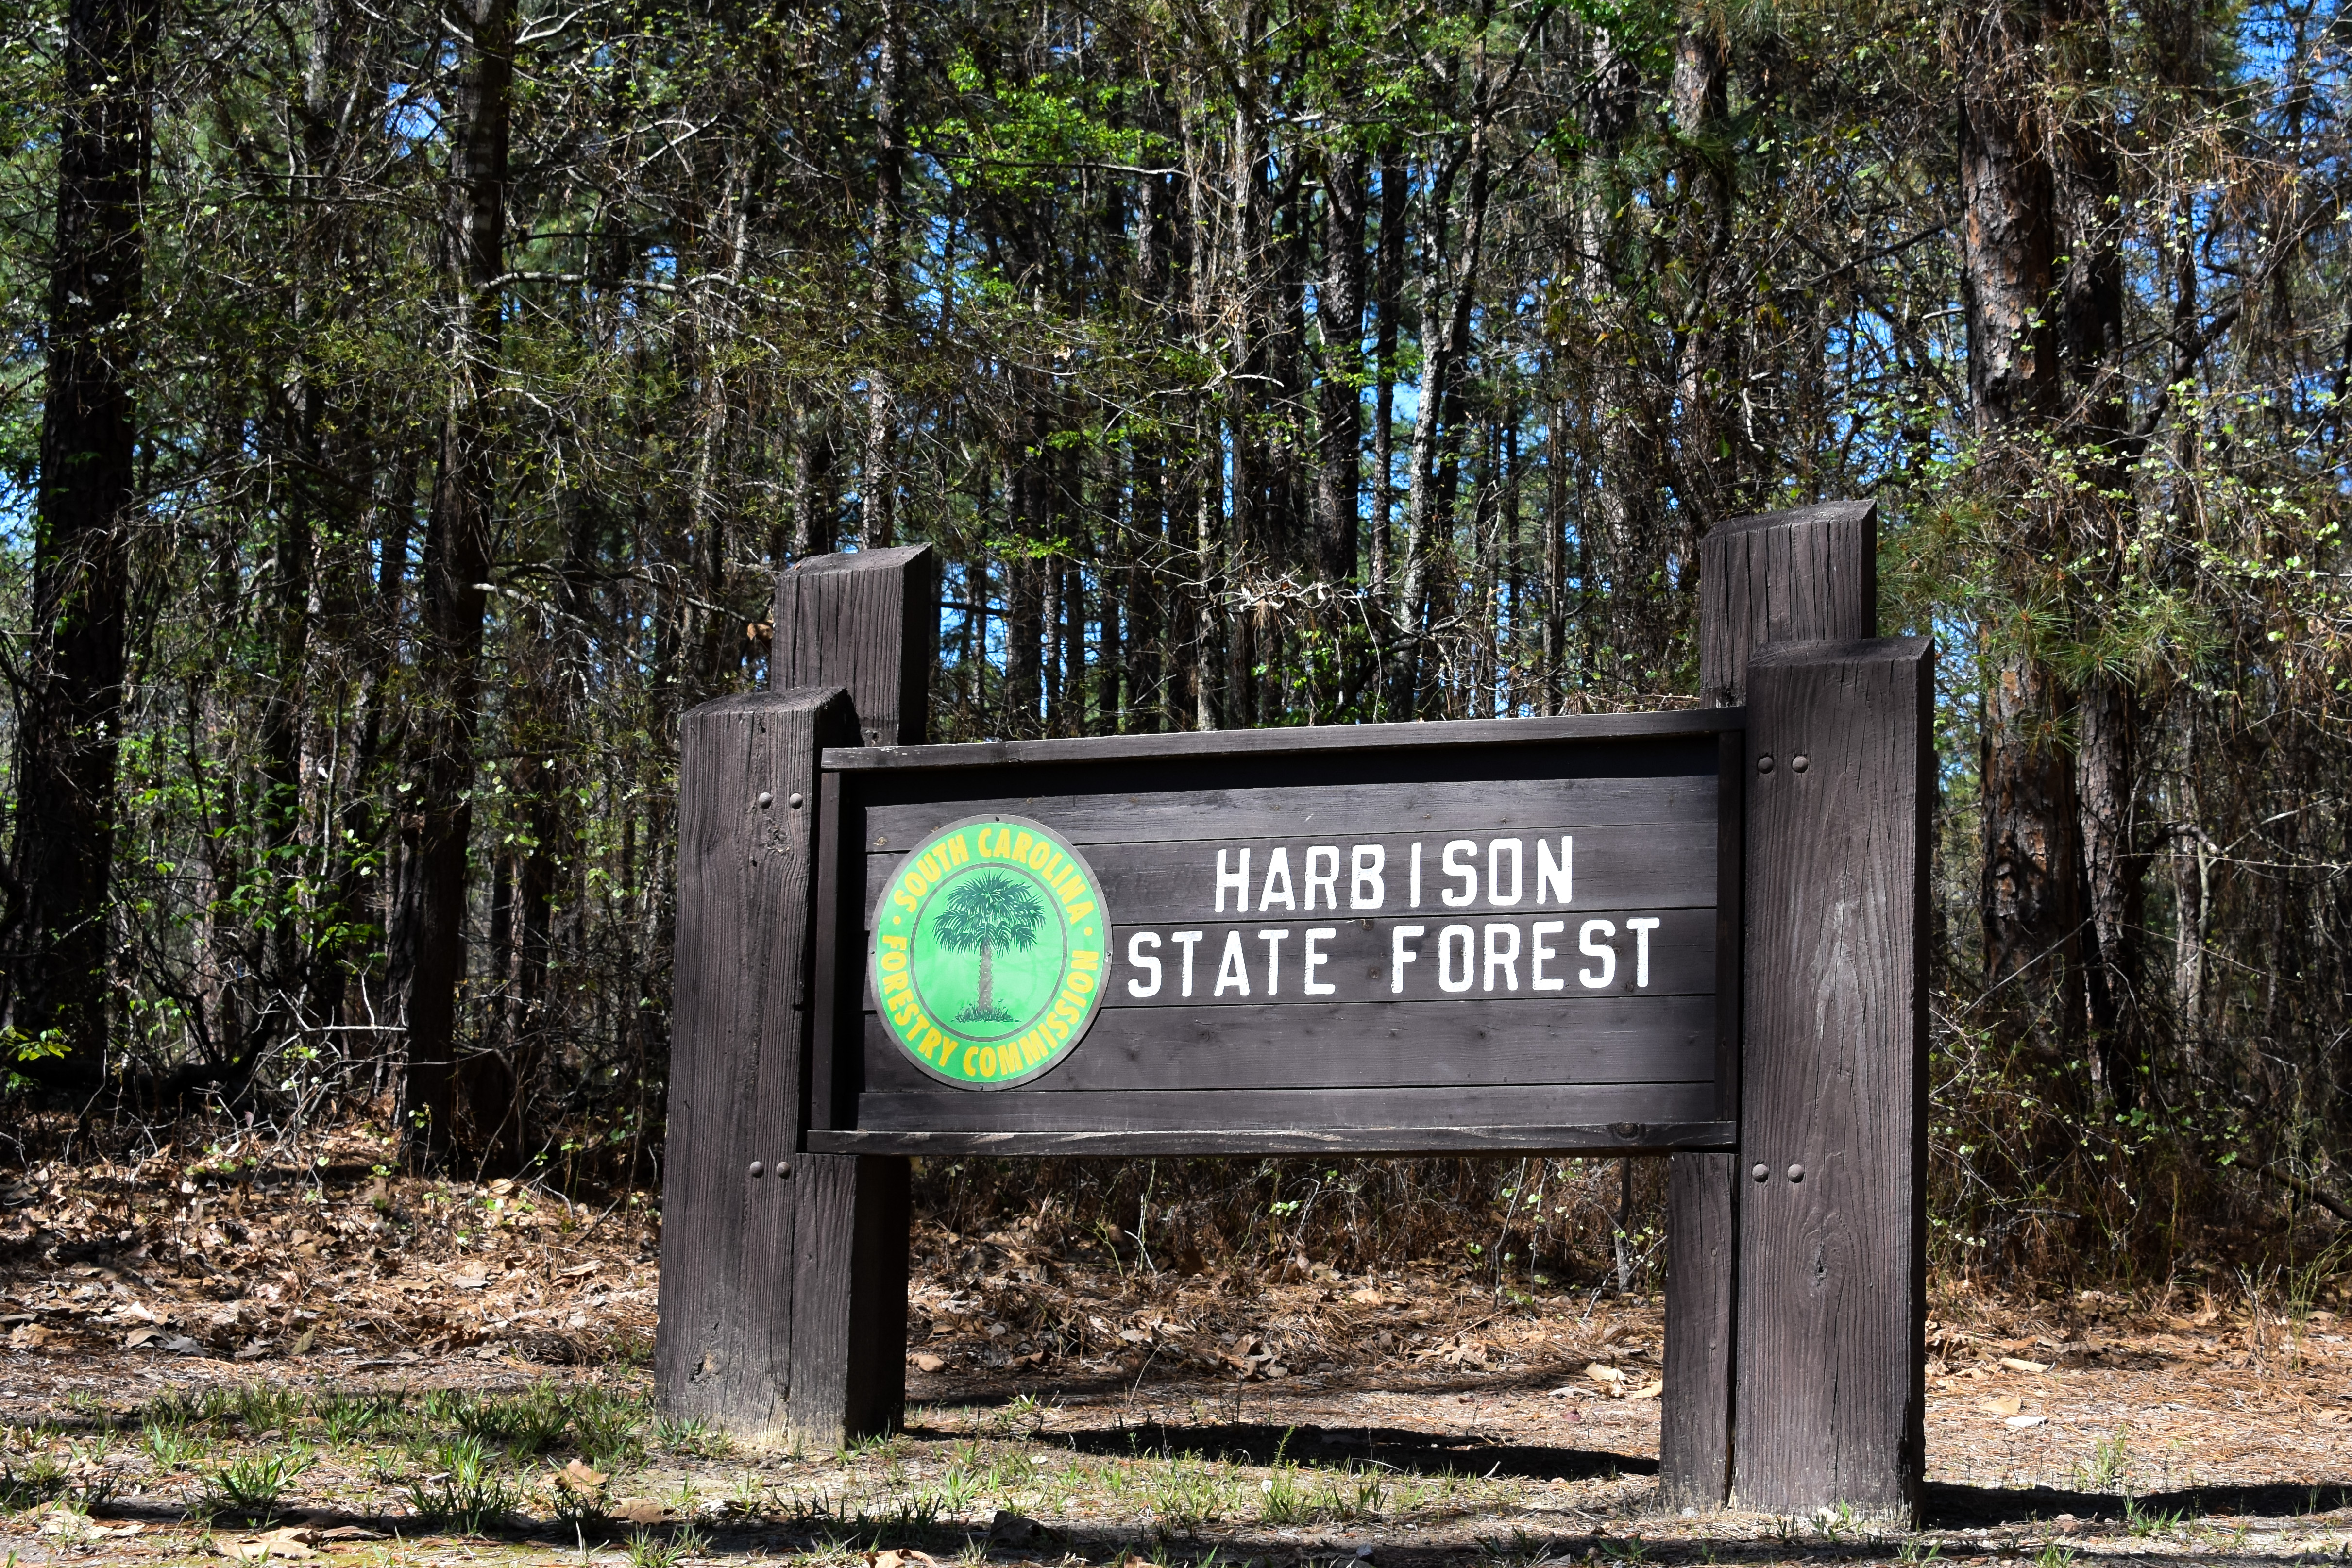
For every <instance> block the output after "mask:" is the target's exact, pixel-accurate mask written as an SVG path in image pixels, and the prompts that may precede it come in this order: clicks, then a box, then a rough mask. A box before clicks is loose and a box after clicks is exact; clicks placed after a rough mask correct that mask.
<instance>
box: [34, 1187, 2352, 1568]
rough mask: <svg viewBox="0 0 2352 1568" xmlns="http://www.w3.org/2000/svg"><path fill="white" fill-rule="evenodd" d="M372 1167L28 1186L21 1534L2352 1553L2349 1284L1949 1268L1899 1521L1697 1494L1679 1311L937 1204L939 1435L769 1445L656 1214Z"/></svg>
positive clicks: (1124, 1562)
mask: <svg viewBox="0 0 2352 1568" xmlns="http://www.w3.org/2000/svg"><path fill="white" fill-rule="evenodd" d="M368 1154H369V1151H367V1150H366V1149H364V1148H356V1149H352V1150H346V1151H341V1156H340V1157H338V1158H335V1159H332V1160H330V1161H328V1162H326V1163H324V1164H318V1165H314V1166H309V1167H307V1168H304V1169H302V1170H300V1171H299V1172H297V1171H295V1170H292V1169H288V1170H283V1171H279V1172H276V1173H274V1174H273V1173H272V1172H270V1171H269V1170H268V1167H267V1166H263V1167H262V1168H261V1169H260V1170H258V1171H256V1170H255V1169H254V1168H253V1167H252V1166H246V1167H245V1169H244V1172H243V1174H241V1175H240V1176H238V1177H237V1179H235V1180H226V1179H215V1178H213V1177H207V1176H205V1175H204V1174H203V1172H202V1171H201V1170H194V1169H193V1167H191V1166H190V1165H189V1163H188V1161H187V1160H186V1158H185V1156H181V1157H179V1158H177V1159H175V1158H174V1157H173V1155H172V1154H171V1151H169V1150H162V1151H158V1152H157V1154H156V1155H154V1156H152V1158H151V1159H150V1160H149V1161H147V1162H145V1163H143V1164H142V1165H141V1166H105V1165H102V1164H101V1165H97V1166H80V1167H76V1168H74V1169H71V1170H64V1169H58V1168H49V1169H37V1170H35V1171H32V1172H28V1173H25V1174H23V1175H22V1176H19V1177H17V1178H16V1179H15V1180H14V1181H13V1182H12V1183H11V1182H0V1189H5V1190H0V1289H5V1300H0V1335H5V1351H0V1422H5V1435H0V1436H4V1437H5V1444H4V1445H0V1509H5V1512H0V1552H5V1553H6V1556H5V1559H0V1562H5V1563H25V1564H30V1563H62V1562H78V1563H88V1562H105V1563H115V1562H120V1563H183V1562H194V1561H199V1560H202V1561H218V1560H221V1559H224V1558H226V1559H231V1560H235V1559H239V1558H242V1559H247V1560H262V1559H263V1558H265V1557H267V1558H268V1559H269V1560H273V1561H302V1560H319V1561H324V1560H344V1561H350V1562H354V1563H371V1564H373V1563H385V1564H394V1563H403V1564H419V1565H422V1564H426V1563H507V1562H513V1563H580V1562H583V1561H585V1562H588V1563H604V1564H607V1565H611V1568H618V1565H620V1564H624V1563H627V1564H635V1565H638V1568H656V1565H660V1564H677V1565H682V1564H686V1563H702V1562H723V1563H733V1562H741V1561H759V1560H762V1559H770V1558H784V1557H795V1558H809V1559H813V1560H815V1561H820V1562H829V1563H836V1564H839V1565H840V1568H857V1565H858V1564H860V1563H864V1564H866V1568H927V1564H929V1563H932V1562H936V1563H940V1564H941V1565H945V1564H948V1563H954V1562H959V1561H960V1562H962V1563H966V1564H970V1565H971V1568H977V1565H978V1564H980V1563H982V1562H984V1561H993V1562H996V1563H1059V1564H1067V1565H1072V1568H1075V1565H1076V1564H1080V1563H1087V1564H1112V1565H1118V1568H1130V1565H1131V1560H1133V1559H1136V1558H1141V1559H1143V1560H1144V1561H1145V1562H1146V1563H1152V1564H1160V1563H1182V1564H1195V1565H1199V1564H1206V1563H1219V1564H1229V1565H1233V1568H1243V1565H1244V1564H1248V1563H1256V1564H1260V1565H1262V1568H1340V1565H1343V1564H1353V1563H1356V1562H1358V1561H1360V1560H1370V1562H1372V1563H1375V1564H1378V1565H1380V1568H1407V1565H1413V1568H1422V1565H1426V1568H1444V1565H1446V1564H1452V1563H1464V1564H1472V1563H1478V1564H1491V1565H1495V1568H1522V1565H1528V1564H1534V1563H1541V1562H1546V1561H1562V1560H1570V1559H1573V1560H1579V1561H1600V1560H1608V1561H1620V1562H1636V1561H1647V1562H1658V1563H1697V1562H1732V1561H1738V1562H1754V1563H1766V1562H1819V1563H1831V1562H1837V1563H1846V1562H1853V1563H1860V1562H1870V1561H1895V1560H1901V1561H1906V1562H1916V1561H1920V1560H1924V1559H1928V1558H1932V1557H1942V1558H1958V1557H1968V1558H2019V1557H2022V1558H2028V1559H2032V1560H2033V1561H2035V1562H2036V1563H2041V1564H2044V1565H2046V1568H2060V1565H2063V1564H2064V1563H2068V1562H2070V1561H2071V1560H2073V1559H2074V1558H2076V1557H2096V1558H2105V1557H2116V1558H2119V1559H2127V1560H2133V1561H2143V1562H2157V1561H2169V1560H2175V1559H2188V1558H2191V1557H2194V1558H2196V1559H2198V1560H2199V1561H2200V1562H2203V1561H2210V1560H2222V1561H2228V1560H2232V1559H2247V1560H2253V1559H2261V1560H2264V1561H2269V1562H2276V1561H2292V1560H2303V1561H2320V1560H2328V1561H2336V1560H2352V1342H2347V1338H2346V1336H2345V1334H2344V1333H2343V1332H2342V1330H2343V1328H2344V1326H2345V1325H2343V1324H2341V1323H2339V1322H2337V1320H2336V1318H2335V1316H2334V1315H2333V1314H2331V1313H2329V1312H2324V1311H2318V1312H2305V1313H2303V1314H2301V1315H2299V1316H2296V1317H2294V1318H2293V1319H2292V1320H2290V1319H2288V1318H2286V1317H2283V1316H2282V1315H2281V1314H2280V1313H2279V1312H2277V1310H2276V1309H2275V1308H2274V1307H2273V1306H2270V1305H2266V1304H2264V1303H2262V1302H2259V1301H2257V1302H2254V1303H2251V1304H2250V1303H2248V1302H2247V1301H2244V1300H2243V1299H2242V1298H2238V1297H2231V1298H2229V1299H2227V1300H2224V1299H2221V1298H2217V1297H2216V1296H2213V1295H2211V1294H2209V1293H2207V1292H2206V1291H2203V1290H2201V1289H2197V1288H2193V1287H2179V1286H2176V1287H2175V1288H2172V1289H2169V1290H2166V1291H2159V1292H2154V1293H2150V1294H2144V1295H2139V1296H2136V1297H2133V1298H2130V1299H2125V1298H2120V1297H2111V1296H2107V1295H2104V1294H2101V1293H2099V1292H2095V1291H2094V1292H2086V1293H2083V1294H2079V1295H2073V1296H2067V1297H2063V1298H2059V1299H2047V1298H2031V1297H2027V1296H2023V1295H2019V1296H2013V1297H1992V1296H1988V1295H1985V1294H1982V1293H1980V1292H1979V1291H1972V1290H1969V1289H1968V1288H1966V1287H1964V1286H1949V1285H1947V1286H1943V1287H1939V1289H1938V1291H1937V1298H1936V1301H1937V1305H1936V1309H1935V1313H1934V1319H1933V1321H1932V1322H1931V1324H1930V1329H1929V1351H1930V1354H1931V1355H1932V1356H1933V1358H1934V1359H1933V1360H1931V1362H1930V1364H1929V1379H1928V1385H1929V1387H1928V1408H1927V1462H1928V1475H1929V1487H1928V1493H1927V1504H1926V1510H1925V1516H1924V1519H1923V1520H1922V1521H1921V1522H1920V1528H1917V1529H1912V1530H1901V1529H1897V1528H1895V1527H1893V1526H1891V1525H1887V1524H1885V1523H1884V1522H1877V1521H1870V1520H1867V1519H1861V1518H1853V1517H1834V1516H1827V1515H1824V1516H1821V1517H1816V1518H1812V1519H1788V1518H1772V1517H1768V1516H1760V1515H1753V1514H1740V1513H1721V1514H1707V1515H1684V1514H1681V1513H1678V1512H1669V1511H1661V1510H1659V1509H1658V1508H1657V1507H1656V1506H1655V1504H1654V1487H1655V1475H1656V1469H1657V1437H1658V1403H1657V1398H1656V1385H1657V1381H1658V1356H1659V1348H1660V1338H1661V1333H1660V1330H1661V1323H1660V1309H1659V1307H1658V1306H1657V1304H1656V1303H1655V1302H1654V1301H1645V1300H1642V1299H1638V1298H1635V1299H1617V1298H1613V1297H1612V1296H1610V1295H1608V1294H1606V1293H1603V1292H1601V1291H1591V1290H1584V1291H1573V1292H1570V1291H1555V1290H1551V1289H1539V1290H1538V1291H1534V1292H1532V1293H1530V1292H1529V1291H1527V1290H1525V1289H1507V1290H1502V1291H1497V1289H1496V1281H1494V1279H1493V1278H1492V1276H1491V1275H1490V1274H1487V1273H1485V1272H1482V1271H1477V1270H1471V1269H1467V1268H1465V1267H1462V1266H1460V1265H1455V1264H1448V1263H1441V1262H1437V1261H1433V1260H1423V1261H1419V1262H1416V1263H1413V1264H1411V1265H1408V1266H1405V1267H1402V1268H1400V1269H1398V1270H1393V1271H1382V1272H1381V1273H1379V1274H1377V1275H1355V1276H1346V1277H1343V1276H1340V1275H1337V1274H1334V1273H1332V1272H1330V1271H1329V1270H1324V1269H1320V1268H1316V1267H1313V1266H1310V1265H1303V1264H1301V1263H1298V1262H1297V1261H1293V1262H1290V1263H1287V1264H1285V1265H1283V1266H1281V1267H1279V1268H1277V1269H1275V1270H1267V1271H1256V1272H1249V1273H1244V1272H1243V1271H1241V1270H1238V1269H1237V1268H1235V1267H1226V1268H1224V1269H1222V1270H1220V1269H1216V1268H1212V1269H1210V1270H1206V1271H1203V1272H1201V1273H1197V1274H1192V1275H1187V1276H1181V1277H1180V1276H1177V1275H1173V1274H1162V1275H1155V1274H1152V1273H1150V1272H1148V1271H1147V1272H1141V1273H1138V1272H1134V1271H1128V1270H1118V1269H1115V1268H1110V1267H1090V1266H1087V1264H1086V1263H1084V1262H1083V1261H1078V1260H1071V1259H1069V1258H1067V1257H1064V1256H1058V1255H1056V1254H1055V1249H1048V1248H1045V1247H1043V1246H1040V1245H1038V1244H1037V1243H1036V1242H1035V1241H1034V1239H1032V1238H1030V1237H1029V1236H1028V1235H1027V1233H1026V1232H1024V1231H1023V1230H1020V1229H1017V1228H1016V1229H1015V1230H1013V1231H1009V1232H998V1233H993V1234H991V1235H989V1236H986V1237H957V1236H952V1235H949V1234H947V1233H945V1232H942V1231H940V1230H938V1229H936V1228H931V1229H927V1230H925V1231H924V1232H923V1233H921V1234H920V1235H919V1238H918V1255H917V1260H916V1270H915V1281H914V1287H913V1292H912V1310H911V1312H910V1322H909V1345H910V1348H909V1350H908V1398H909V1406H908V1420H907V1425H906V1428H905V1430H904V1431H903V1432H901V1433H899V1434H898V1435H897V1436H895V1437H889V1438H887V1439H880V1440H876V1441H872V1442H868V1443H865V1444H862V1445H858V1446H857V1447H856V1448H853V1449H850V1450H848V1451H845V1452H838V1453H835V1452H806V1451H802V1452H793V1451H774V1450H755V1449H749V1448H740V1447H738V1446H736V1445H734V1444H732V1443H730V1442H728V1441H727V1440H725V1439H724V1438H722V1437H718V1436H715V1435H713V1434H710V1433H708V1432H704V1431H702V1430H699V1429H698V1428H695V1427H678V1426H673V1425H670V1424H667V1423H664V1422H661V1421H659V1420H657V1419H656V1417H655V1416H654V1415H653V1413H652V1410H651V1406H650V1385H651V1377H650V1373H649V1372H648V1370H647V1367H646V1363H647V1360H648V1353H649V1350H650V1345H651V1338H652V1330H653V1321H654V1311H655V1300H656V1262H655V1258H656V1238H655V1234H654V1230H653V1228H652V1226H651V1223H650V1221H649V1219H648V1218H647V1217H646V1211H645V1209H644V1207H643V1206H642V1205H641V1204H637V1203H633V1202H631V1201H630V1200H628V1199H627V1198H626V1197H624V1198H623V1199H622V1200H621V1201H619V1202H616V1203H614V1204H611V1205H608V1206H605V1207H599V1208H594V1209H589V1208H583V1207H577V1206H574V1205H571V1204H568V1203H566V1202H565V1201H564V1200H563V1199H562V1198H561V1197H553V1196H551V1195H549V1194H547V1193H545V1192H543V1191H540V1190H536V1189H532V1188H530V1187H518V1186H514V1185H512V1184H509V1183H490V1184H487V1185H477V1184H468V1183H437V1184H427V1183H420V1182H415V1181H403V1180H395V1179H391V1178H388V1177H385V1176H383V1175H382V1174H381V1173H380V1172H378V1171H376V1170H375V1169H374V1168H373V1167H372V1166H370V1165H369V1164H368V1163H367V1157H368Z"/></svg>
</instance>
